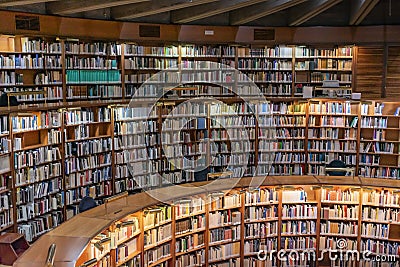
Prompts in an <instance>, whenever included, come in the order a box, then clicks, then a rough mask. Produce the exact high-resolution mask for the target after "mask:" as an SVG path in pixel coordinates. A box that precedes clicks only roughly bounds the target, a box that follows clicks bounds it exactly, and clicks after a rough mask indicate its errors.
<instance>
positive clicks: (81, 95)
mask: <svg viewBox="0 0 400 267" xmlns="http://www.w3.org/2000/svg"><path fill="white" fill-rule="evenodd" d="M1 38H2V43H5V44H7V45H3V46H2V47H1V48H0V50H1V51H0V53H2V60H1V62H0V63H1V64H0V66H1V67H0V68H1V72H0V86H1V87H2V88H4V91H8V92H19V93H21V94H22V95H21V96H19V98H20V101H25V102H29V103H37V102H38V101H39V102H40V101H47V102H48V101H50V102H73V101H90V100H107V99H125V98H131V97H132V96H133V95H135V93H136V96H139V95H140V96H145V97H157V96H160V95H157V92H161V91H162V90H161V89H162V88H161V86H163V87H165V86H168V85H177V84H182V85H185V86H192V84H196V83H198V82H201V84H200V85H198V84H197V85H196V88H197V90H183V91H182V94H181V95H184V96H194V95H197V96H198V95H215V96H216V95H218V96H234V93H233V92H236V93H238V94H240V95H253V94H254V89H255V88H252V87H251V86H249V82H254V83H255V85H256V86H258V88H259V89H260V91H261V92H262V93H263V94H264V95H265V96H267V97H277V96H278V97H289V98H290V97H301V96H302V88H303V86H306V85H307V86H320V85H321V84H322V81H324V80H338V81H339V83H340V85H341V86H343V87H349V88H350V89H351V87H352V80H353V69H354V68H353V55H354V53H355V52H354V48H353V47H350V46H338V47H335V48H332V49H325V48H313V47H310V46H301V45H299V46H285V45H278V46H274V47H268V46H265V47H260V46H254V47H240V46H236V45H229V44H228V45H218V44H216V45H199V44H165V45H158V46H157V45H141V44H135V43H131V42H128V41H127V42H116V41H106V40H103V41H101V40H84V39H82V40H79V39H65V40H64V39H60V38H41V37H23V36H17V37H14V36H7V35H3V36H2V37H1ZM160 72H161V73H160ZM155 74H156V76H154V75H155ZM145 81H147V82H146V83H145V84H144V85H143V83H144V82H145ZM141 86H143V88H142V89H140V90H139V91H141V92H137V90H138V89H139V88H140V87H141ZM142 90H143V91H142ZM24 92H37V93H35V94H23V93H24ZM41 92H43V93H41Z"/></svg>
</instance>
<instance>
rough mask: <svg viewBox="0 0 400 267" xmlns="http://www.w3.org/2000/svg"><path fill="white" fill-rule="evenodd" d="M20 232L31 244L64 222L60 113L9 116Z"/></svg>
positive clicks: (47, 112) (44, 112)
mask: <svg viewBox="0 0 400 267" xmlns="http://www.w3.org/2000/svg"><path fill="white" fill-rule="evenodd" d="M10 119H11V125H12V128H11V131H12V138H13V148H12V153H13V165H14V168H13V169H14V172H13V176H14V180H13V181H14V188H15V189H14V190H15V195H14V196H15V205H16V214H15V220H16V222H17V224H18V226H17V228H18V232H20V233H21V234H24V236H25V237H26V239H27V241H28V242H32V241H33V240H35V239H36V238H37V237H38V236H40V235H41V234H43V233H45V232H47V231H49V230H50V229H52V228H53V227H56V226H58V225H59V224H60V223H61V222H63V221H64V212H63V206H64V201H63V198H62V195H63V192H62V189H63V187H62V184H63V173H62V149H63V148H62V137H61V136H62V131H61V125H62V118H61V114H60V113H59V112H58V111H57V110H43V111H38V112H29V113H15V114H10Z"/></svg>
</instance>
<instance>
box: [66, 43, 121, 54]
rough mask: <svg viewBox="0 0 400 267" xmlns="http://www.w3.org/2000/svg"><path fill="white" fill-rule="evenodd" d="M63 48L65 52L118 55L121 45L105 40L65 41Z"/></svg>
mask: <svg viewBox="0 0 400 267" xmlns="http://www.w3.org/2000/svg"><path fill="white" fill-rule="evenodd" d="M65 50H66V53H67V54H83V55H86V54H91V55H109V56H113V55H120V54H121V45H118V44H116V43H111V42H110V43H106V42H90V43H89V42H87V43H85V42H80V43H78V42H76V43H75V42H66V43H65Z"/></svg>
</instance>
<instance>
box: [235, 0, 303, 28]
mask: <svg viewBox="0 0 400 267" xmlns="http://www.w3.org/2000/svg"><path fill="white" fill-rule="evenodd" d="M306 1H308V0H278V1H275V0H269V1H265V3H262V4H258V5H254V6H251V7H249V8H245V9H241V10H237V11H235V12H232V14H231V25H243V24H248V23H250V22H252V21H255V20H257V19H260V18H262V17H266V16H269V15H272V14H274V13H276V12H279V11H282V10H285V9H288V8H290V7H293V6H296V5H298V4H301V3H304V2H306Z"/></svg>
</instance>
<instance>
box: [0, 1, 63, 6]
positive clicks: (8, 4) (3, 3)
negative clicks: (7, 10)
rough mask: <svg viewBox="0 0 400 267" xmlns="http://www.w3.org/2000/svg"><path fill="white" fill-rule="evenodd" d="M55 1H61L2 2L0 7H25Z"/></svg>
mask: <svg viewBox="0 0 400 267" xmlns="http://www.w3.org/2000/svg"><path fill="white" fill-rule="evenodd" d="M54 1H59V0H2V1H0V7H12V6H23V5H31V4H39V3H45V2H54Z"/></svg>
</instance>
